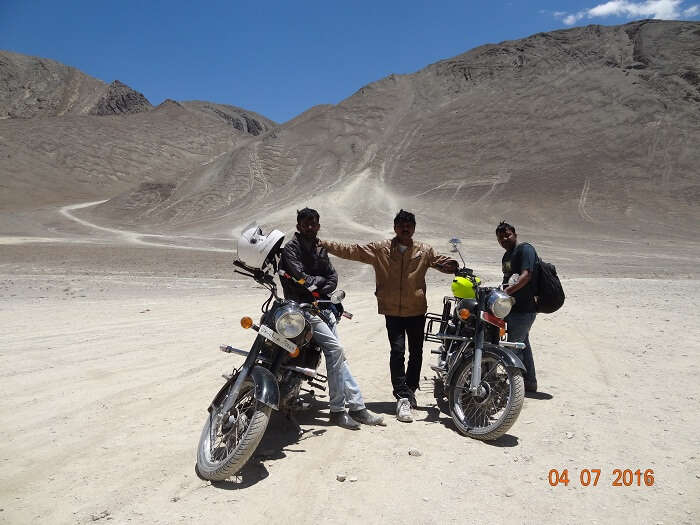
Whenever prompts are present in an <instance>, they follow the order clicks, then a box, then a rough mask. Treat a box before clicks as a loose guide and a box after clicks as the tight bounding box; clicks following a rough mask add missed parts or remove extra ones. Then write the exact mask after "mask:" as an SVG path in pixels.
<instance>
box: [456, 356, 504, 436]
mask: <svg viewBox="0 0 700 525" xmlns="http://www.w3.org/2000/svg"><path fill="white" fill-rule="evenodd" d="M481 366H482V370H483V374H482V378H481V381H482V382H481V384H482V385H485V387H486V389H487V395H486V397H485V398H483V399H479V398H477V397H475V396H473V395H472V394H471V393H470V392H469V385H470V383H471V375H472V374H471V372H472V367H471V366H470V367H468V368H465V369H464V371H463V372H462V374H461V375H460V376H459V377H458V378H457V384H456V385H455V390H456V391H457V392H456V396H455V399H454V402H453V409H454V410H455V412H456V414H457V416H459V419H460V422H461V423H462V424H463V425H464V426H465V427H466V428H468V429H469V430H470V431H474V430H477V431H479V432H484V433H485V432H489V431H490V430H492V429H493V428H495V427H496V426H497V425H498V424H499V423H500V422H501V420H502V419H503V418H504V417H505V416H506V414H507V412H508V406H509V399H510V394H511V391H512V388H513V385H512V381H511V378H510V376H509V374H508V372H507V370H506V368H505V366H504V365H503V363H502V362H500V361H499V360H497V359H494V358H492V357H484V358H483V359H482V362H481Z"/></svg>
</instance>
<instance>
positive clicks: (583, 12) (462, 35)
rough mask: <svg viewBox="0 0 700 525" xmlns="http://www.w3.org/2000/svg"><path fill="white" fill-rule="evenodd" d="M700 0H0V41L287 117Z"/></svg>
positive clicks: (160, 87)
mask: <svg viewBox="0 0 700 525" xmlns="http://www.w3.org/2000/svg"><path fill="white" fill-rule="evenodd" d="M699 3H700V0H695V1H693V0H690V1H689V0H644V1H636V0H612V1H608V2H604V1H603V2H597V1H595V0H594V1H591V2H585V1H538V0H533V1H512V2H499V1H493V2H486V1H484V2H476V1H471V2H468V1H453V0H436V1H423V2H419V1H412V0H404V1H401V2H399V1H393V0H387V1H381V0H374V1H365V0H354V1H352V2H345V1H335V0H327V1H325V2H324V1H317V0H309V1H305V0H297V1H287V2H283V1H273V0H271V1H262V0H260V1H242V0H241V1H235V0H231V1H228V2H224V1H218V0H209V1H206V2H193V1H179V0H173V1H169V2H164V1H163V2H156V1H151V2H149V1H141V2H134V1H131V0H122V1H119V2H102V1H99V0H97V1H96V0H91V1H71V0H63V1H58V0H54V1H44V0H35V1H26V0H0V49H3V50H10V51H15V52H17V53H24V54H27V55H34V56H41V57H45V58H51V59H53V60H57V61H59V62H62V63H64V64H67V65H70V66H74V67H77V68H78V69H80V70H81V71H83V72H85V73H87V74H88V75H91V76H94V77H97V78H99V79H101V80H104V81H105V82H111V81H112V80H115V79H119V80H121V81H122V82H124V83H126V84H128V85H130V86H131V87H133V88H134V89H136V90H138V91H141V92H142V93H143V94H144V95H145V96H146V97H147V98H148V99H149V100H150V101H151V103H153V104H159V103H160V102H162V101H163V100H164V99H165V98H173V99H176V100H208V101H211V102H219V103H224V104H232V105H235V106H240V107H242V108H245V109H249V110H252V111H257V112H258V113H261V114H262V115H265V116H266V117H269V118H271V119H273V120H276V121H278V122H284V121H286V120H288V119H290V118H292V117H294V116H296V115H298V114H299V113H301V112H303V111H305V110H306V109H308V108H310V107H312V106H314V105H316V104H336V103H338V102H340V101H341V100H343V99H344V98H346V97H348V96H350V95H351V94H352V93H354V92H355V91H356V90H358V89H359V88H361V87H362V86H364V85H366V84H368V83H370V82H373V81H375V80H378V79H380V78H382V77H385V76H387V75H389V74H391V73H412V72H414V71H417V70H419V69H422V68H423V67H425V66H427V65H428V64H431V63H433V62H436V61H438V60H441V59H444V58H449V57H452V56H455V55H458V54H461V53H463V52H465V51H468V50H469V49H471V48H473V47H476V46H479V45H482V44H486V43H495V42H500V41H503V40H511V39H517V38H521V37H525V36H528V35H531V34H533V33H538V32H540V31H551V30H554V29H563V28H567V27H572V26H574V25H587V24H591V23H595V24H604V25H614V24H620V23H624V22H627V21H629V20H637V19H642V18H662V19H684V20H698V19H700V5H698V4H699Z"/></svg>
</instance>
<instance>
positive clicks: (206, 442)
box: [197, 379, 272, 481]
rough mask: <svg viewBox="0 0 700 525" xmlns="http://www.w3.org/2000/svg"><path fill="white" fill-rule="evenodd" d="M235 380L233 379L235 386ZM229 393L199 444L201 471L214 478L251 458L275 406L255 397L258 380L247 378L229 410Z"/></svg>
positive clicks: (214, 409)
mask: <svg viewBox="0 0 700 525" xmlns="http://www.w3.org/2000/svg"><path fill="white" fill-rule="evenodd" d="M232 387H233V382H231V388H232ZM226 399H227V396H222V398H221V399H220V400H219V401H218V402H217V403H216V404H215V405H214V406H212V410H211V412H210V414H209V417H207V420H206V421H205V422H204V428H203V429H202V435H201V437H200V438H199V446H198V447H197V472H198V474H199V475H200V476H201V477H202V478H204V479H208V480H211V481H221V480H225V479H227V478H229V477H231V476H233V475H234V474H236V473H237V472H238V471H239V470H241V469H242V468H243V466H244V465H245V464H246V463H247V462H248V460H249V459H250V456H252V455H253V452H254V451H255V449H256V448H257V446H258V443H260V440H261V439H262V437H263V434H264V433H265V429H266V428H267V423H268V422H269V420H270V412H271V410H272V409H271V408H270V407H269V406H267V405H265V404H263V403H260V402H259V401H258V400H257V399H255V383H253V381H252V380H250V379H246V381H245V382H244V383H243V385H242V387H241V390H240V392H239V394H238V398H237V399H236V401H235V402H234V403H233V406H232V407H231V410H229V411H228V412H227V413H226V414H223V413H222V412H221V411H222V409H223V405H224V403H225V401H226Z"/></svg>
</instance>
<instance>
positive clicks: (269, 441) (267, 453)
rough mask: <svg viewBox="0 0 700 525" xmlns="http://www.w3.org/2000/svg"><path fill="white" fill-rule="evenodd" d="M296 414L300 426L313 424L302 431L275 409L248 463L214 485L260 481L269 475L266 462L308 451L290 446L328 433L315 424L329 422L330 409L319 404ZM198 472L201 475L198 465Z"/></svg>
mask: <svg viewBox="0 0 700 525" xmlns="http://www.w3.org/2000/svg"><path fill="white" fill-rule="evenodd" d="M295 416H296V421H297V422H298V423H299V425H300V426H301V425H303V426H310V427H312V428H301V431H300V430H299V428H297V426H296V425H295V424H294V423H293V422H292V421H290V420H289V419H287V417H286V416H284V415H282V414H280V413H278V412H276V411H273V412H272V415H271V417H270V422H269V424H268V426H267V429H266V430H265V434H264V435H263V438H262V440H261V441H260V444H259V445H258V447H257V448H256V449H255V452H253V455H252V457H251V458H250V459H249V460H248V463H246V465H245V466H244V467H243V468H242V469H241V470H240V471H239V472H238V474H236V475H235V476H233V477H232V478H231V479H228V480H225V481H213V482H212V486H213V487H216V488H219V489H224V490H241V489H245V488H248V487H251V486H253V485H255V484H256V483H259V482H260V481H262V480H264V479H265V478H267V477H268V476H269V475H270V473H269V471H268V470H267V467H266V466H265V464H264V462H267V461H277V460H280V459H284V458H286V457H287V454H297V453H302V452H306V450H305V449H303V448H301V449H300V448H298V447H295V448H289V447H290V446H292V445H298V444H299V443H302V442H303V441H305V440H307V439H309V438H314V437H317V436H322V435H323V434H325V433H326V429H323V428H320V429H319V428H313V427H318V426H329V425H330V423H329V422H328V412H327V411H325V412H323V411H321V410H320V407H319V408H312V409H310V410H307V411H304V412H297V413H296V414H295ZM195 473H196V474H197V476H199V474H198V473H197V469H196V466H195ZM200 479H201V476H200Z"/></svg>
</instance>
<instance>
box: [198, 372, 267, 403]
mask: <svg viewBox="0 0 700 525" xmlns="http://www.w3.org/2000/svg"><path fill="white" fill-rule="evenodd" d="M242 372H243V371H242V370H241V371H239V372H238V373H239V374H240V373H242ZM249 375H250V378H251V379H252V380H253V383H254V384H255V399H257V400H258V401H260V402H261V403H264V404H266V405H268V406H269V407H271V408H274V409H275V410H279V403H280V389H279V386H278V385H277V379H276V378H275V376H274V375H273V374H272V372H270V371H269V370H268V369H267V368H263V367H261V366H257V365H256V366H254V367H253V368H252V369H251V371H250V374H249ZM237 378H238V374H234V375H233V376H231V378H230V379H229V380H228V381H226V383H224V386H222V387H221V389H220V390H219V391H218V392H217V394H216V395H215V396H214V399H213V400H212V402H211V403H210V405H209V408H208V409H207V410H208V411H209V412H211V409H212V407H213V406H214V405H217V404H219V403H221V400H222V399H223V398H224V397H226V394H227V393H228V391H229V389H230V388H231V386H233V384H234V383H235V382H236V379H237Z"/></svg>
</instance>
